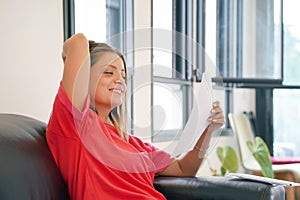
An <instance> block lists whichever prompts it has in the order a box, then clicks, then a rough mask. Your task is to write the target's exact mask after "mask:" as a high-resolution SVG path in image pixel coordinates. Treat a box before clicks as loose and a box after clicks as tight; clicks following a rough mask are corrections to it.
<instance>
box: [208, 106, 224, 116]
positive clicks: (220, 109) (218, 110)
mask: <svg viewBox="0 0 300 200" xmlns="http://www.w3.org/2000/svg"><path fill="white" fill-rule="evenodd" d="M210 112H211V113H214V114H216V113H221V112H223V110H222V108H221V107H215V108H213V109H211V110H210Z"/></svg>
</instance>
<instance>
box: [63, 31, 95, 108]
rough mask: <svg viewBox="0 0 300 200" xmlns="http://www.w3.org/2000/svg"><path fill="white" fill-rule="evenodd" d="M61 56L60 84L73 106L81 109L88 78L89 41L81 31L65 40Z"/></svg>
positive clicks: (86, 92) (87, 86) (86, 91)
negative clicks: (61, 73) (61, 76)
mask: <svg viewBox="0 0 300 200" xmlns="http://www.w3.org/2000/svg"><path fill="white" fill-rule="evenodd" d="M62 58H63V61H64V72H63V78H62V86H63V88H64V90H65V91H66V93H67V95H68V96H69V98H70V99H71V101H72V102H73V104H74V106H75V107H77V108H78V109H79V110H82V108H83V106H84V103H85V99H86V97H87V94H88V88H89V78H90V55H89V43H88V40H87V39H86V37H85V36H84V35H83V34H82V33H78V34H75V35H73V36H72V37H70V38H69V39H68V40H66V41H65V43H64V46H63V52H62Z"/></svg>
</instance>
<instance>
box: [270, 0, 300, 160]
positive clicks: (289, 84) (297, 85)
mask: <svg viewBox="0 0 300 200" xmlns="http://www.w3.org/2000/svg"><path fill="white" fill-rule="evenodd" d="M299 6H300V2H299V1H297V0H284V1H283V24H284V27H283V35H284V37H283V44H284V45H283V85H284V87H283V88H279V89H274V97H273V98H274V116H273V118H274V155H276V156H300V150H299V148H296V147H298V146H299V144H300V139H299V137H297V136H296V135H297V133H298V130H299V126H298V123H299V120H300V101H299V99H300V79H299V77H300V68H299V67H298V66H299V64H300V43H299V41H300V25H299V23H298V21H297V19H298V18H299V17H300V14H299V10H298V9H297V8H298V7H299Z"/></svg>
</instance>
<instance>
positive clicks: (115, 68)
mask: <svg viewBox="0 0 300 200" xmlns="http://www.w3.org/2000/svg"><path fill="white" fill-rule="evenodd" d="M108 67H112V68H114V69H118V68H117V67H116V66H114V65H108ZM121 71H124V72H125V69H124V68H122V69H121Z"/></svg>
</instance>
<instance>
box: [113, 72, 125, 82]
mask: <svg viewBox="0 0 300 200" xmlns="http://www.w3.org/2000/svg"><path fill="white" fill-rule="evenodd" d="M115 83H119V84H125V80H124V77H123V74H122V73H117V74H116V77H115Z"/></svg>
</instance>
